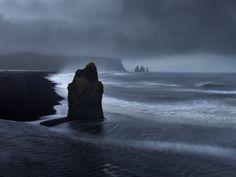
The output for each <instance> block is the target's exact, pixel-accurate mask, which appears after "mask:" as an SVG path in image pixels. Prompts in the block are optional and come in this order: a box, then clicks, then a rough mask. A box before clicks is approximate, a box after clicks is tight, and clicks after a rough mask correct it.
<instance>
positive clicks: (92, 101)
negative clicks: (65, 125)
mask: <svg viewBox="0 0 236 177" xmlns="http://www.w3.org/2000/svg"><path fill="white" fill-rule="evenodd" d="M102 94H103V84H102V82H100V81H99V80H98V74H97V68H96V65H95V64H94V63H89V64H88V65H87V66H86V67H85V69H83V70H77V71H76V73H75V76H74V79H73V81H72V82H71V83H70V84H69V85H68V106H69V110H68V116H67V117H68V119H70V120H77V119H80V120H81V119H83V120H102V119H103V118H104V116H103V110H102Z"/></svg>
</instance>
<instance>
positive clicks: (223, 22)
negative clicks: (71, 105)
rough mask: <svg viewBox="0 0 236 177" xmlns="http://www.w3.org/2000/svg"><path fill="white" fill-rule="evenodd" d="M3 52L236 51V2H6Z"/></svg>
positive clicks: (0, 25)
mask: <svg viewBox="0 0 236 177" xmlns="http://www.w3.org/2000/svg"><path fill="white" fill-rule="evenodd" d="M0 13H1V14H2V15H0V37H1V40H0V52H12V51H29V50H30V51H39V52H46V53H66V54H71V53H73V54H80V55H103V56H118V57H127V58H129V57H130V58H132V57H133V58H135V57H154V56H157V55H162V54H186V53H187V54H189V53H210V54H211V53H213V54H216V53H217V54H229V55H232V54H233V55H234V54H236V52H235V51H236V50H235V49H236V47H235V46H236V35H235V30H236V1H234V0H225V1H223V0H116V1H115V0H99V1H98V0H86V1H84V0H69V1H68V0H50V1H48V0H0Z"/></svg>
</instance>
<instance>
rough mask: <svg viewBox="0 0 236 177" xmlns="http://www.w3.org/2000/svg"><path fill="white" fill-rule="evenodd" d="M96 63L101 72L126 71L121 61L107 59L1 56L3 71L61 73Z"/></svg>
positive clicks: (22, 55) (41, 55)
mask: <svg viewBox="0 0 236 177" xmlns="http://www.w3.org/2000/svg"><path fill="white" fill-rule="evenodd" d="M91 61H93V62H95V63H96V65H97V67H98V69H99V71H125V69H124V66H123V64H122V62H121V60H120V59H116V58H107V57H78V56H62V55H44V54H36V53H17V54H0V69H2V70H49V71H60V70H63V69H69V68H70V69H74V68H77V67H78V66H79V67H83V66H84V65H86V64H87V63H89V62H91Z"/></svg>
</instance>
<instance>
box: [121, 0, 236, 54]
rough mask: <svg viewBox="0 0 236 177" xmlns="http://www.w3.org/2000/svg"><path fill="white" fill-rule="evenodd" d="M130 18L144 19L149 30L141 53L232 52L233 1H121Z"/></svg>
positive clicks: (235, 26) (234, 42)
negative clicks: (150, 26)
mask: <svg viewBox="0 0 236 177" xmlns="http://www.w3.org/2000/svg"><path fill="white" fill-rule="evenodd" d="M123 2H124V12H125V14H126V15H127V16H130V18H132V17H133V18H135V19H139V18H144V19H145V20H146V21H148V22H149V24H153V26H156V28H155V32H153V29H149V30H150V36H149V39H148V40H146V41H142V40H140V41H137V43H145V45H143V47H144V48H143V50H144V51H149V49H151V50H150V51H149V52H152V49H153V48H156V50H157V51H159V52H167V53H168V52H174V53H186V52H213V53H215V52H222V53H235V49H236V47H235V46H236V35H235V30H236V13H235V12H236V1H233V0H226V1H222V0H205V1H201V0H178V1H173V0H158V1H157V0H149V1H144V0H124V1H123Z"/></svg>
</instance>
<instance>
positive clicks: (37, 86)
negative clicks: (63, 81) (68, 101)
mask: <svg viewBox="0 0 236 177" xmlns="http://www.w3.org/2000/svg"><path fill="white" fill-rule="evenodd" d="M48 74H49V72H27V71H18V72H17V71H15V72H13V71H9V72H7V71H5V72H0V85H1V87H0V100H1V104H0V105H1V109H0V118H1V119H9V120H15V121H31V120H36V119H38V118H39V117H40V116H44V115H51V114H54V113H55V110H54V109H53V107H54V106H55V105H56V104H58V102H59V100H61V99H62V98H61V97H60V96H58V95H57V94H56V93H55V91H54V89H53V87H54V85H55V84H53V83H51V82H50V81H48V80H47V79H46V78H45V77H46V76H47V75H48Z"/></svg>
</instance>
